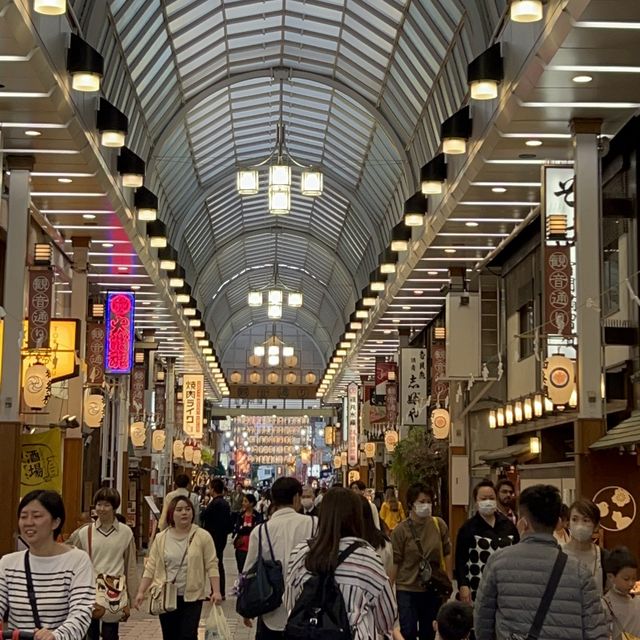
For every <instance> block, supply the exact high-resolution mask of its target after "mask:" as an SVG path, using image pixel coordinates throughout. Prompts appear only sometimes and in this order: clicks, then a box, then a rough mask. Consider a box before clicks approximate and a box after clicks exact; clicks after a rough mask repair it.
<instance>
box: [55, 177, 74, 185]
mask: <svg viewBox="0 0 640 640" xmlns="http://www.w3.org/2000/svg"><path fill="white" fill-rule="evenodd" d="M58 182H61V183H62V184H69V183H70V182H73V180H72V179H71V178H58Z"/></svg>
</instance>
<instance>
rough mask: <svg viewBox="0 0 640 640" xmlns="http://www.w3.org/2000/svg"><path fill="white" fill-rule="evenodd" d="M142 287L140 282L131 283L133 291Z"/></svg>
mask: <svg viewBox="0 0 640 640" xmlns="http://www.w3.org/2000/svg"><path fill="white" fill-rule="evenodd" d="M139 288H140V285H139V284H132V285H131V291H137V290H138V289H139Z"/></svg>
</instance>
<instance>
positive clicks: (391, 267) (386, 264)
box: [380, 249, 398, 274]
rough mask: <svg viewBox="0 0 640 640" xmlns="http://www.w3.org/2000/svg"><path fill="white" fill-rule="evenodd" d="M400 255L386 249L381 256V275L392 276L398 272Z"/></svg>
mask: <svg viewBox="0 0 640 640" xmlns="http://www.w3.org/2000/svg"><path fill="white" fill-rule="evenodd" d="M397 261H398V254H397V253H396V252H395V251H391V249H386V250H385V251H383V252H382V254H381V256H380V273H385V274H390V273H395V272H396V262H397Z"/></svg>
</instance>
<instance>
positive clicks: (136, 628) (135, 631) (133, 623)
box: [120, 543, 255, 640]
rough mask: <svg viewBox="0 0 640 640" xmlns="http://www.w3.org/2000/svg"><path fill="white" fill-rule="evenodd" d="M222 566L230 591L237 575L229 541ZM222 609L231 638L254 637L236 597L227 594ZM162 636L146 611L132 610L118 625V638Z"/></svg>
mask: <svg viewBox="0 0 640 640" xmlns="http://www.w3.org/2000/svg"><path fill="white" fill-rule="evenodd" d="M224 566H225V572H226V575H227V591H228V592H230V591H231V587H233V583H234V582H235V581H236V578H237V577H238V570H237V567H236V560H235V556H234V554H233V546H232V545H231V543H229V544H227V546H226V547H225V554H224ZM209 608H210V605H209V604H205V606H204V608H203V610H202V620H201V622H200V630H199V632H198V638H199V640H202V639H204V621H205V620H206V619H207V615H208V614H209ZM222 610H223V611H224V614H225V616H226V617H227V622H228V623H229V629H230V630H231V637H232V639H233V640H252V638H254V637H255V628H254V629H249V628H247V627H245V626H244V624H242V619H241V618H240V617H239V616H238V614H237V613H236V599H235V598H234V597H231V596H227V599H226V600H225V601H224V602H223V603H222ZM161 637H162V634H161V631H160V621H159V620H158V618H157V616H151V615H149V614H147V613H141V612H139V611H134V612H133V614H132V615H131V618H129V620H128V621H127V622H125V623H124V624H121V625H120V640H147V639H148V638H158V639H160V638H161Z"/></svg>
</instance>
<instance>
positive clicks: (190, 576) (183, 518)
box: [135, 496, 222, 640]
mask: <svg viewBox="0 0 640 640" xmlns="http://www.w3.org/2000/svg"><path fill="white" fill-rule="evenodd" d="M193 518H194V509H193V505H192V504H191V500H189V498H187V497H186V496H177V497H175V498H174V499H173V500H172V501H171V502H170V503H169V506H168V508H167V523H168V524H169V526H168V527H167V528H166V529H165V530H164V531H162V532H161V533H159V534H158V535H157V536H156V538H155V540H154V541H153V545H152V546H151V551H150V552H149V558H148V560H147V563H146V565H145V568H144V575H143V578H142V581H141V582H140V588H139V589H138V593H137V595H136V597H135V606H136V608H140V606H141V605H142V602H143V601H144V597H145V594H146V592H147V590H148V589H149V587H150V586H151V585H152V584H153V585H154V586H157V587H162V585H163V584H164V583H166V582H173V583H174V584H175V586H176V588H177V593H178V597H177V608H176V609H175V610H174V611H170V612H168V613H162V614H160V626H161V627H162V637H163V639H164V640H177V639H180V640H197V637H198V624H199V622H200V614H201V613H202V602H203V601H204V600H207V599H210V600H211V602H213V603H214V604H220V603H221V602H222V595H221V594H220V578H219V576H218V558H217V557H216V550H215V547H214V545H213V538H212V537H211V536H210V535H209V534H208V533H207V532H206V531H205V530H204V529H201V528H200V527H199V526H197V525H195V524H194V523H193Z"/></svg>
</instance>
